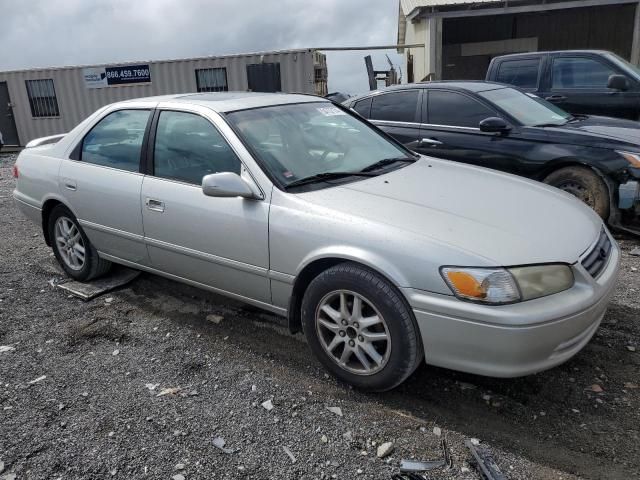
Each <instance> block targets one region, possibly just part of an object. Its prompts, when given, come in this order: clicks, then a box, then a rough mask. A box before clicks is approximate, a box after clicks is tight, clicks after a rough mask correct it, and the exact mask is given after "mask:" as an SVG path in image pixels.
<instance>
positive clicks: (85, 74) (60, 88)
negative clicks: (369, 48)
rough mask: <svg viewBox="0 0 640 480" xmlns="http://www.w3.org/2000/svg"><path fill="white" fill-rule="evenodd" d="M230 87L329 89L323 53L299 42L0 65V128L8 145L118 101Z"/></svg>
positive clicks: (65, 127)
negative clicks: (70, 63)
mask: <svg viewBox="0 0 640 480" xmlns="http://www.w3.org/2000/svg"><path fill="white" fill-rule="evenodd" d="M234 90H236V91H247V90H251V91H263V92H279V91H281V92H300V93H310V94H316V95H326V94H327V65H326V57H325V55H324V54H323V53H321V52H319V51H317V50H312V49H300V50H287V51H279V52H264V53H252V54H242V55H227V56H220V57H202V58H189V59H181V60H163V61H139V62H128V63H122V64H110V65H84V66H74V67H59V68H38V69H30V70H17V71H9V72H0V131H2V133H3V135H4V142H5V144H6V145H25V144H26V143H27V142H28V141H29V140H32V139H34V138H38V137H43V136H47V135H55V134H58V133H64V132H67V131H69V130H71V129H72V128H73V127H74V126H75V125H77V124H78V123H79V122H80V121H82V120H83V119H84V118H86V117H87V116H88V115H89V114H91V113H92V112H94V111H96V110H97V109H98V108H100V107H102V106H104V105H107V104H109V103H113V102H117V101H120V100H126V99H130V98H138V97H148V96H152V95H164V94H173V93H188V92H214V91H234ZM5 109H6V111H5Z"/></svg>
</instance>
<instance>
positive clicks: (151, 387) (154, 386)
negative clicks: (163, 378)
mask: <svg viewBox="0 0 640 480" xmlns="http://www.w3.org/2000/svg"><path fill="white" fill-rule="evenodd" d="M144 386H145V387H147V388H148V389H149V390H150V391H152V392H153V391H154V390H155V389H156V388H158V387H159V386H160V384H159V383H145V384H144Z"/></svg>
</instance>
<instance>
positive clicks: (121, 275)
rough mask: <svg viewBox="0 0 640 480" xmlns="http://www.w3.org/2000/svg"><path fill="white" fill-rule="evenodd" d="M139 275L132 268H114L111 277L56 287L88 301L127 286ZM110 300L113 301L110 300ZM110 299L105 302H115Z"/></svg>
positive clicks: (65, 283) (138, 272) (72, 282)
mask: <svg viewBox="0 0 640 480" xmlns="http://www.w3.org/2000/svg"><path fill="white" fill-rule="evenodd" d="M138 275H140V271H139V270H133V269H131V268H127V267H122V266H120V267H117V268H114V269H113V271H112V273H111V274H110V275H107V276H105V277H100V278H98V279H96V280H92V281H91V282H86V283H82V282H76V281H69V282H64V283H56V285H55V286H56V287H57V288H59V289H61V290H64V291H65V292H69V293H70V294H72V295H74V296H76V297H78V298H81V299H82V300H85V301H87V300H91V299H92V298H95V297H97V296H99V295H102V294H104V293H107V292H109V291H111V290H113V289H114V288H118V287H122V286H124V285H126V284H127V283H129V282H131V281H132V280H134V279H135V278H136V277H137V276H138ZM109 298H110V299H111V300H109ZM109 298H107V299H106V300H105V301H106V302H107V303H109V302H111V301H113V297H109ZM107 300H109V301H107Z"/></svg>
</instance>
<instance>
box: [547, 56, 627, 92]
mask: <svg viewBox="0 0 640 480" xmlns="http://www.w3.org/2000/svg"><path fill="white" fill-rule="evenodd" d="M617 73H618V72H616V71H615V70H613V68H611V67H609V66H607V65H605V64H604V63H602V62H600V61H598V60H595V59H593V58H587V57H560V58H555V59H554V60H553V68H552V75H553V80H552V84H551V87H552V88H607V82H608V81H609V75H615V74H617Z"/></svg>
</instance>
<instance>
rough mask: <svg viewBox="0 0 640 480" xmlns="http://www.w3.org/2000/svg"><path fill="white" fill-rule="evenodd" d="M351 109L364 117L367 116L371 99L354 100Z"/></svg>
mask: <svg viewBox="0 0 640 480" xmlns="http://www.w3.org/2000/svg"><path fill="white" fill-rule="evenodd" d="M353 109H354V110H355V111H356V112H358V113H359V114H360V115H362V116H363V117H364V118H369V116H370V115H371V99H370V98H365V99H364V100H360V101H358V102H356V103H355V105H354V106H353Z"/></svg>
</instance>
